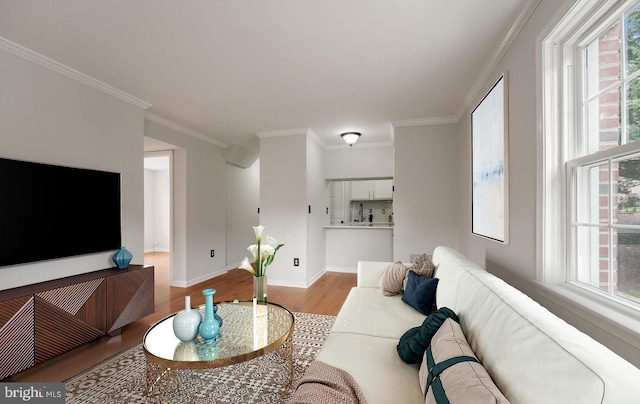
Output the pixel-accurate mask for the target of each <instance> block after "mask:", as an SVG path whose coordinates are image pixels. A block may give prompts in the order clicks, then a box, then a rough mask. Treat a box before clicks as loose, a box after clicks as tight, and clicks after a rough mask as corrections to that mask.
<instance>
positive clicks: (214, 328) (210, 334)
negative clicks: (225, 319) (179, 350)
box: [198, 289, 220, 342]
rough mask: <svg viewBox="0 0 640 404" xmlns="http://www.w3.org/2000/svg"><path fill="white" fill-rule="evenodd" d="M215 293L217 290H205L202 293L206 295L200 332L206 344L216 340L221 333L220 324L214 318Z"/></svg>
mask: <svg viewBox="0 0 640 404" xmlns="http://www.w3.org/2000/svg"><path fill="white" fill-rule="evenodd" d="M215 293H216V290H215V289H205V290H203V291H202V294H203V295H204V319H203V320H202V322H201V323H200V327H199V328H198V332H199V333H200V336H201V337H202V339H203V340H204V341H205V342H210V341H213V340H215V339H216V336H217V335H218V332H219V331H220V324H219V323H218V320H216V318H215V317H214V312H213V295H214V294H215Z"/></svg>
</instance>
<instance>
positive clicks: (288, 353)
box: [278, 335, 295, 398]
mask: <svg viewBox="0 0 640 404" xmlns="http://www.w3.org/2000/svg"><path fill="white" fill-rule="evenodd" d="M278 353H279V354H280V356H282V357H283V358H284V360H285V361H287V362H288V363H289V382H288V383H287V386H286V387H285V389H284V391H283V392H282V394H280V398H285V397H286V395H287V394H289V390H290V389H291V385H292V384H293V377H294V375H295V366H294V364H293V341H292V339H291V335H289V337H288V338H287V339H286V340H285V341H284V343H283V344H282V346H281V347H280V348H278Z"/></svg>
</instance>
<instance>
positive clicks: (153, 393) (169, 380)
mask: <svg viewBox="0 0 640 404" xmlns="http://www.w3.org/2000/svg"><path fill="white" fill-rule="evenodd" d="M145 356H146V358H147V390H146V399H145V402H147V401H149V400H152V401H156V400H157V401H159V402H161V403H162V402H168V401H167V393H172V392H176V391H178V388H179V387H180V380H179V379H178V375H177V374H176V372H175V371H174V370H173V369H171V368H169V367H167V366H166V364H163V363H162V362H159V361H157V360H156V358H155V357H154V356H152V355H148V354H147V353H146V352H145Z"/></svg>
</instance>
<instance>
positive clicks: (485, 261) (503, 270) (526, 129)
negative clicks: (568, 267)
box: [456, 0, 640, 366]
mask: <svg viewBox="0 0 640 404" xmlns="http://www.w3.org/2000/svg"><path fill="white" fill-rule="evenodd" d="M563 3H565V2H558V1H552V0H543V1H542V2H541V3H540V5H539V6H538V7H537V9H536V10H535V12H534V13H533V15H532V16H531V18H530V19H529V21H528V22H527V24H526V25H525V26H524V28H523V30H522V31H521V32H520V34H519V35H518V37H517V38H516V40H515V41H514V42H513V44H512V45H511V47H510V48H509V50H508V51H507V52H506V54H505V55H504V57H503V58H502V60H501V61H500V63H499V65H498V66H497V67H496V68H495V70H494V71H493V72H492V74H491V77H490V78H489V79H488V80H487V81H486V82H485V83H484V86H483V87H482V91H481V94H477V96H476V97H475V99H474V101H473V106H471V107H470V108H469V110H468V111H466V113H465V114H464V116H463V119H462V120H461V122H460V124H459V128H458V136H457V137H458V149H459V152H458V159H457V162H458V164H459V171H458V178H459V179H458V181H457V184H458V186H457V189H456V195H457V201H458V210H457V211H458V218H459V219H458V231H459V233H460V251H461V252H462V253H463V254H465V255H466V256H468V257H469V258H471V259H473V260H474V261H475V262H477V263H478V264H480V265H481V266H485V267H486V268H487V270H489V271H490V272H493V273H495V274H497V275H498V276H500V277H502V278H503V279H505V280H506V281H507V282H509V283H511V284H513V285H514V286H516V287H517V288H518V289H520V290H522V291H523V292H525V293H526V294H528V295H529V296H531V297H532V298H534V299H536V300H538V301H539V302H540V303H541V304H543V305H544V306H546V307H547V308H549V309H550V310H551V311H552V312H554V313H556V314H557V315H559V316H560V317H562V318H564V319H565V320H566V321H568V322H569V323H571V324H573V325H575V326H576V327H577V328H579V329H581V330H582V331H584V332H586V333H588V334H589V335H591V336H592V337H594V338H595V339H596V340H599V341H600V342H602V343H603V344H605V345H607V346H608V347H609V348H611V349H612V350H614V351H616V352H618V353H619V354H620V355H622V356H624V357H625V358H626V359H627V360H629V361H630V362H632V363H634V364H635V365H636V366H640V334H639V333H638V332H635V331H633V330H632V329H631V327H632V324H631V323H632V322H634V321H635V323H638V320H637V317H636V319H635V320H631V321H629V320H627V321H623V324H620V323H617V322H613V321H611V320H610V318H609V317H610V316H609V314H608V313H609V311H608V310H607V308H606V307H605V306H593V305H591V307H590V305H589V304H588V303H586V304H584V305H583V304H577V303H576V302H575V301H572V300H569V299H566V298H565V297H563V296H561V295H560V294H558V293H556V292H554V291H551V290H549V289H547V288H544V287H541V286H540V284H538V283H537V282H536V281H535V278H536V259H537V256H536V198H537V195H536V181H537V177H536V176H537V172H538V170H541V169H542V168H541V167H540V165H539V162H538V160H537V158H536V149H537V140H538V137H539V136H540V133H539V131H538V122H537V120H536V113H537V111H538V109H539V108H540V105H539V103H538V100H537V98H536V94H537V88H538V86H540V85H541V84H540V83H538V82H537V77H536V73H537V69H538V68H539V65H538V62H537V61H536V50H537V46H536V40H537V38H538V37H539V36H540V35H541V33H542V32H543V30H544V29H545V27H547V26H549V24H551V23H550V21H552V20H554V19H555V17H554V15H555V14H556V12H557V10H558V9H559V8H560V7H561V6H562V5H563ZM505 71H508V72H509V176H510V178H509V187H510V193H509V198H510V215H509V216H510V242H509V244H508V245H501V244H498V243H495V242H492V241H489V240H486V239H483V238H479V237H476V236H473V235H472V234H471V230H470V229H471V214H470V206H471V167H470V157H469V156H470V155H471V151H470V150H471V149H470V147H471V129H470V115H471V110H472V108H473V107H474V106H475V105H476V104H477V103H478V102H479V101H480V99H481V97H482V96H483V95H484V93H486V92H487V91H488V90H489V89H490V88H491V86H492V85H493V83H494V82H495V81H496V80H497V79H498V78H499V76H500V74H502V73H503V72H505ZM636 327H637V325H636Z"/></svg>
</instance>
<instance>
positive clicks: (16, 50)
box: [0, 37, 152, 109]
mask: <svg viewBox="0 0 640 404" xmlns="http://www.w3.org/2000/svg"><path fill="white" fill-rule="evenodd" d="M0 49H1V50H4V51H6V52H8V53H11V54H12V55H15V56H18V57H19V58H22V59H24V60H27V61H29V62H32V63H35V64H37V65H40V66H42V67H44V68H46V69H49V70H51V71H53V72H56V73H58V74H61V75H63V76H65V77H67V78H70V79H72V80H75V81H77V82H79V83H82V84H85V85H87V86H89V87H92V88H94V89H96V90H98V91H102V92H103V93H105V94H109V95H110V96H112V97H115V98H118V99H120V100H122V101H125V102H127V103H129V104H132V105H134V106H136V107H138V108H142V109H147V108H149V107H151V105H152V104H150V103H148V102H146V101H143V100H141V99H140V98H137V97H134V96H133V95H131V94H128V93H125V92H124V91H122V90H118V89H117V88H115V87H113V86H110V85H109V84H106V83H103V82H102V81H99V80H96V79H94V78H93V77H91V76H88V75H86V74H84V73H82V72H79V71H78V70H75V69H72V68H70V67H69V66H66V65H63V64H62V63H60V62H56V61H55V60H53V59H50V58H48V57H46V56H44V55H41V54H39V53H37V52H34V51H32V50H31V49H28V48H25V47H24V46H22V45H18V44H17V43H15V42H12V41H10V40H8V39H6V38H3V37H0Z"/></svg>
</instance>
